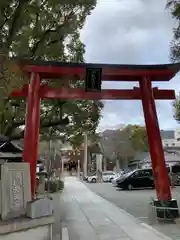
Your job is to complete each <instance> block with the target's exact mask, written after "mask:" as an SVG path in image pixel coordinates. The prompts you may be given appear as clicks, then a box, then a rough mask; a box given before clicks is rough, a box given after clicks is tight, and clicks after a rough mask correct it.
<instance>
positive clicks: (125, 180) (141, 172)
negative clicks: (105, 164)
mask: <svg viewBox="0 0 180 240" xmlns="http://www.w3.org/2000/svg"><path fill="white" fill-rule="evenodd" d="M168 172H169V169H168V168H167V173H168ZM168 178H169V176H168ZM116 182H117V186H118V187H120V188H122V189H128V190H132V189H133V188H154V187H155V185H154V177H153V172H152V168H144V169H136V170H134V171H132V172H129V173H126V174H124V175H123V176H122V177H120V178H119V179H118V180H116ZM169 183H171V180H170V179H169Z"/></svg>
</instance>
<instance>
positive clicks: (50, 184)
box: [45, 180, 64, 193]
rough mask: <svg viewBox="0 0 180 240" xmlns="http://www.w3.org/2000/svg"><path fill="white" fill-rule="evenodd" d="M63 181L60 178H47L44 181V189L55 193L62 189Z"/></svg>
mask: <svg viewBox="0 0 180 240" xmlns="http://www.w3.org/2000/svg"><path fill="white" fill-rule="evenodd" d="M63 188H64V182H63V181H61V180H54V181H52V180H49V181H47V182H46V183H45V190H46V191H47V192H50V193H55V192H58V191H61V190H63Z"/></svg>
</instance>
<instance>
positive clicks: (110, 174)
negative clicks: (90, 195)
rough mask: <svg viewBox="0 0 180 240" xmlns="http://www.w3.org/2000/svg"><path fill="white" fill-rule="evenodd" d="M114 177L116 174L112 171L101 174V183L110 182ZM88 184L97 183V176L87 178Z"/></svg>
mask: <svg viewBox="0 0 180 240" xmlns="http://www.w3.org/2000/svg"><path fill="white" fill-rule="evenodd" d="M115 176H116V173H114V172H112V171H107V172H102V180H103V182H111V181H112V179H113V178H114V177H115ZM88 182H91V183H95V182H97V175H94V176H90V177H88Z"/></svg>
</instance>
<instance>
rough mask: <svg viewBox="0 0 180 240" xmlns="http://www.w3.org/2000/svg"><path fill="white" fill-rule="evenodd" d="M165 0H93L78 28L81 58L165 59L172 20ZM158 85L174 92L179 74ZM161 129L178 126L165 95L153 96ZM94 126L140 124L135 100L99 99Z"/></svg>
mask: <svg viewBox="0 0 180 240" xmlns="http://www.w3.org/2000/svg"><path fill="white" fill-rule="evenodd" d="M166 2H167V0H99V1H98V4H97V6H96V8H95V10H94V11H93V12H92V14H91V15H90V16H89V17H88V18H87V20H86V23H85V26H84V28H83V30H82V33H81V39H82V41H83V42H84V43H85V45H86V53H85V60H86V62H93V63H95V62H96V63H116V64H157V63H168V62H169V43H170V41H171V40H172V37H173V35H172V29H173V27H174V24H175V23H174V21H173V20H172V18H171V15H170V13H169V12H168V11H167V10H166V9H165V5H166ZM154 85H155V86H159V87H161V88H171V89H175V90H176V92H177V93H178V92H180V75H179V76H176V77H175V78H174V79H172V81H171V82H169V83H163V84H162V83H161V84H160V83H156V84H154ZM103 86H104V87H105V88H132V87H133V86H134V85H133V84H132V83H126V84H125V83H121V82H120V83H115V82H113V83H112V82H111V83H110V82H106V83H105V84H104V85H103ZM156 105H157V112H158V117H159V123H160V128H161V129H173V128H180V125H179V124H177V123H176V121H175V120H174V119H173V112H172V103H171V101H162V100H161V101H156ZM102 114H103V116H102V119H101V121H100V128H101V129H105V128H110V127H111V128H112V127H113V126H116V125H119V124H130V123H131V124H144V117H143V112H142V106H141V102H140V101H105V108H104V110H103V113H102Z"/></svg>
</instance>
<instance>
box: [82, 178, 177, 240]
mask: <svg viewBox="0 0 180 240" xmlns="http://www.w3.org/2000/svg"><path fill="white" fill-rule="evenodd" d="M85 184H86V186H87V187H89V188H90V189H91V190H92V191H93V192H96V193H97V194H98V195H100V196H101V197H103V198H104V199H106V200H108V201H110V202H112V203H114V204H115V205H116V206H118V207H119V208H121V209H124V210H125V211H126V212H128V213H130V214H131V215H133V216H134V217H136V218H138V219H139V220H140V221H142V222H144V223H146V224H149V225H151V226H153V227H154V228H156V229H157V230H158V231H161V232H162V233H164V234H166V235H167V236H169V237H171V238H172V239H173V240H174V239H175V240H176V239H178V240H179V239H180V222H178V223H176V224H173V223H166V224H165V223H163V224H162V223H161V224H159V223H157V222H156V221H155V220H154V219H153V221H152V218H150V217H149V216H150V211H149V209H150V208H148V203H149V202H150V201H151V199H152V198H155V196H156V193H155V190H152V189H142V190H132V191H123V190H121V189H118V188H116V187H113V186H112V184H111V183H94V184H93V183H85ZM172 194H173V198H175V199H177V200H178V203H179V207H180V187H176V188H174V189H172Z"/></svg>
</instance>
